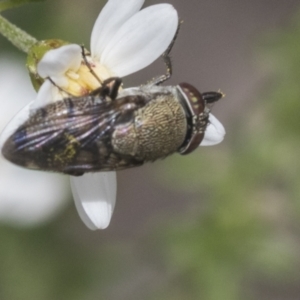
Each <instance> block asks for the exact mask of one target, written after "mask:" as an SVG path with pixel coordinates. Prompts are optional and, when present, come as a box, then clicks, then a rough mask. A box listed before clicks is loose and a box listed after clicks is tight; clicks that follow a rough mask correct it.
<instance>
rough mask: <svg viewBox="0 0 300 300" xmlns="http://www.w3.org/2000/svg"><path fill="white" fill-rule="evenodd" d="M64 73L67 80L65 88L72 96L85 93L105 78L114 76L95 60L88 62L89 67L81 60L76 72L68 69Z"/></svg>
mask: <svg viewBox="0 0 300 300" xmlns="http://www.w3.org/2000/svg"><path fill="white" fill-rule="evenodd" d="M91 70H92V71H93V73H94V74H93V73H92V72H91ZM95 74H96V76H95ZM65 75H66V78H67V81H68V86H67V88H65V90H66V91H67V92H68V93H70V94H72V95H74V96H84V95H87V94H89V93H90V92H91V91H93V90H95V89H97V88H99V87H100V86H101V84H102V82H103V81H104V80H105V79H107V78H110V77H113V76H115V75H114V74H113V73H112V72H110V71H109V70H108V69H107V68H105V67H104V66H103V65H100V64H99V63H95V62H90V67H88V66H87V65H86V64H85V63H84V62H82V63H81V66H80V67H79V69H78V70H77V71H76V72H75V71H73V70H68V71H67V72H66V73H65Z"/></svg>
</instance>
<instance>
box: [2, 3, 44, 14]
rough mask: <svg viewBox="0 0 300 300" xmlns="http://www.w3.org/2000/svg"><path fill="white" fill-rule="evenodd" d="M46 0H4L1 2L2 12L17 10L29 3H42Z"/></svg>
mask: <svg viewBox="0 0 300 300" xmlns="http://www.w3.org/2000/svg"><path fill="white" fill-rule="evenodd" d="M42 1H45V0H4V1H1V2H0V12H2V11H5V10H7V9H12V8H16V7H19V6H22V5H24V4H28V3H34V2H42Z"/></svg>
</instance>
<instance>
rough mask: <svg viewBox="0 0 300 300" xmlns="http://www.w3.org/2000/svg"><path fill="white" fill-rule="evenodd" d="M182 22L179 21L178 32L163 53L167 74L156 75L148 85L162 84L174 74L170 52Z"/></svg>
mask: <svg viewBox="0 0 300 300" xmlns="http://www.w3.org/2000/svg"><path fill="white" fill-rule="evenodd" d="M181 24H182V21H179V22H178V27H177V30H176V33H175V35H174V38H173V40H172V42H171V44H170V45H169V47H168V48H167V50H166V51H165V52H164V53H163V55H162V59H163V61H164V63H165V65H166V67H167V71H166V74H164V75H160V76H157V77H154V78H153V79H152V80H150V81H149V82H147V84H146V85H160V84H162V83H163V82H165V81H167V80H168V79H169V78H170V77H171V76H172V62H171V57H170V52H171V50H172V48H173V46H174V44H175V41H176V39H177V36H178V33H179V29H180V26H181Z"/></svg>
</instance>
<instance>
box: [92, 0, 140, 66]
mask: <svg viewBox="0 0 300 300" xmlns="http://www.w3.org/2000/svg"><path fill="white" fill-rule="evenodd" d="M143 3H144V0H126V1H124V0H109V1H108V2H107V3H106V5H105V6H104V7H103V9H102V10H101V12H100V14H99V16H98V18H97V20H96V22H95V25H94V28H93V30H92V36H91V52H92V55H93V57H94V58H96V60H98V61H99V58H100V56H101V53H102V51H103V49H104V47H105V46H106V45H107V44H108V42H109V40H110V39H111V38H112V37H113V36H114V35H115V33H116V32H117V30H118V29H119V28H120V27H121V26H122V25H123V24H124V23H125V22H126V21H127V20H128V19H129V18H130V17H131V16H133V15H134V14H135V13H136V12H138V11H139V10H140V9H141V7H142V6H143Z"/></svg>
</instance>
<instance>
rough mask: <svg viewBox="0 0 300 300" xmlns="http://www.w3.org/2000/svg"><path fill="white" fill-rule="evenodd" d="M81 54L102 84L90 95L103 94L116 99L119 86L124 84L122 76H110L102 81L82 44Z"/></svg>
mask: <svg viewBox="0 0 300 300" xmlns="http://www.w3.org/2000/svg"><path fill="white" fill-rule="evenodd" d="M81 55H82V58H83V61H84V63H85V64H86V66H87V67H88V69H89V71H90V72H91V74H92V75H93V76H94V77H95V78H96V79H97V81H98V82H99V84H100V86H99V87H98V88H97V89H95V90H93V91H91V92H90V94H89V95H91V96H97V95H101V96H103V97H106V96H108V97H109V98H110V99H112V100H114V99H116V98H117V96H118V92H119V88H120V86H121V85H122V80H121V78H119V77H111V78H108V79H106V80H104V81H102V80H101V79H100V78H99V77H98V75H97V74H96V73H95V72H94V70H93V69H92V67H91V64H90V63H89V62H88V60H87V58H86V53H85V49H84V46H83V45H81Z"/></svg>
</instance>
